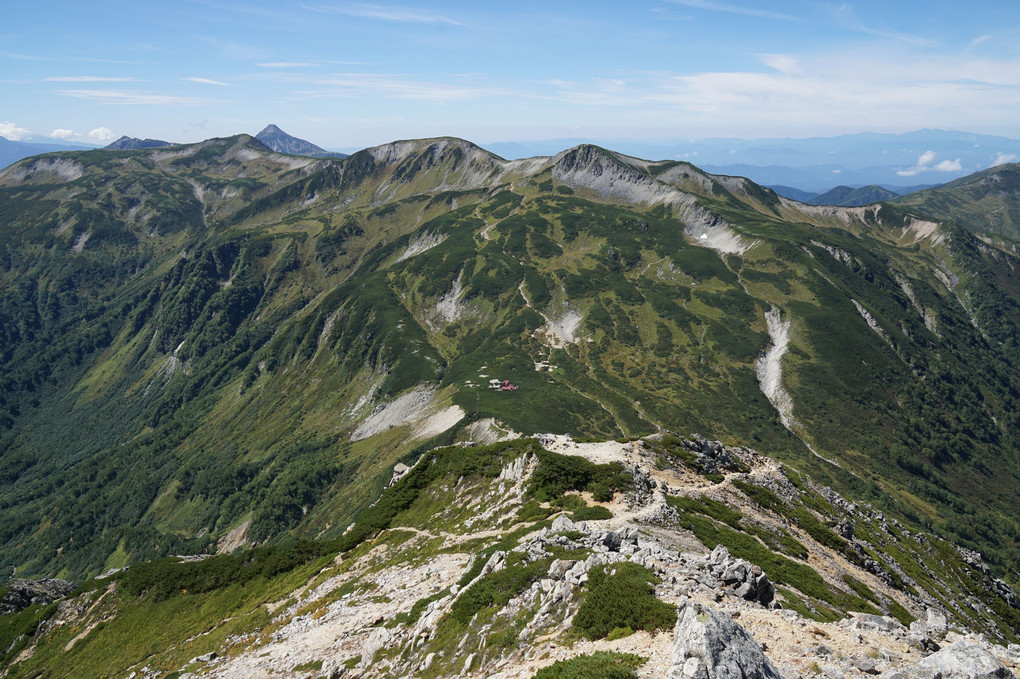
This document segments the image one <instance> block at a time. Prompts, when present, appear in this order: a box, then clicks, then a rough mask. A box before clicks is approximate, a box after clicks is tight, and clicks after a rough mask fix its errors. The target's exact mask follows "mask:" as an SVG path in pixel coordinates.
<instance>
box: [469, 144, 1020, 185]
mask: <svg viewBox="0 0 1020 679" xmlns="http://www.w3.org/2000/svg"><path fill="white" fill-rule="evenodd" d="M582 142H589V143H597V144H599V145H600V146H605V147H608V148H613V149H614V150H617V151H620V152H623V153H627V154H629V155H632V156H637V157H640V158H669V159H673V160H685V161H689V162H691V163H695V164H696V165H697V166H698V167H700V168H702V169H704V170H707V171H709V172H712V173H714V174H724V175H732V176H739V177H747V178H748V179H751V180H753V181H755V182H757V183H759V184H763V185H766V186H774V185H782V186H788V187H797V188H798V189H801V190H803V191H808V192H813V193H815V194H818V193H823V192H825V191H828V190H829V189H831V188H833V187H834V186H837V185H846V186H855V187H856V186H867V185H869V184H876V185H879V186H883V187H886V188H890V189H891V190H893V191H897V192H899V193H905V192H906V191H898V190H897V188H896V187H897V186H903V187H906V186H909V185H917V184H924V185H928V186H931V185H937V184H943V183H945V182H948V181H952V180H954V179H957V178H959V177H962V176H964V175H967V174H971V173H974V172H978V171H981V170H984V169H986V168H988V167H991V166H993V165H995V164H999V163H1002V162H1009V161H1013V160H1017V159H1020V141H1018V140H1016V139H1010V138H1008V137H999V136H990V135H980V134H972V133H969V132H958V131H946V130H917V131H914V132H906V133H903V134H876V133H867V132H863V133H859V134H847V135H840V136H835V137H811V138H806V139H789V138H785V139H727V138H716V139H659V140H642V141H635V140H620V139H595V140H592V139H587V140H581V139H559V140H552V141H539V142H509V143H492V144H485V148H487V149H488V150H490V151H492V152H493V153H496V154H498V155H500V156H502V157H504V158H508V159H513V158H525V157H530V156H536V155H546V154H552V153H556V152H557V151H558V150H560V149H563V148H566V147H569V146H575V145H577V144H579V143H582Z"/></svg>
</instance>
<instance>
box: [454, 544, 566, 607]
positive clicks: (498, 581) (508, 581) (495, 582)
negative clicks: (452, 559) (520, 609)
mask: <svg viewBox="0 0 1020 679" xmlns="http://www.w3.org/2000/svg"><path fill="white" fill-rule="evenodd" d="M550 563H552V560H551V559H541V560H539V561H532V562H530V563H528V562H527V561H526V556H525V555H524V554H521V553H520V552H513V553H511V554H510V555H509V556H507V559H506V565H505V566H504V567H503V568H501V569H499V570H498V571H493V572H492V573H489V574H488V575H486V576H485V577H484V578H482V579H481V580H479V581H477V582H476V583H475V584H473V585H471V587H469V588H468V589H467V590H466V591H465V592H464V593H463V594H461V595H460V596H459V597H458V598H457V600H456V601H455V602H454V603H453V607H452V608H451V609H450V615H451V616H452V619H453V620H455V621H456V622H459V623H461V624H464V625H466V624H467V623H469V622H471V619H472V618H473V617H474V616H475V614H477V613H478V612H479V611H481V610H482V609H484V608H502V607H503V606H504V605H506V603H507V602H508V601H510V599H513V598H514V597H515V596H518V595H519V594H520V593H521V592H523V591H524V590H525V589H527V588H528V587H530V586H531V583H533V582H535V581H537V580H539V579H540V578H542V577H545V574H546V573H548V572H549V564H550Z"/></svg>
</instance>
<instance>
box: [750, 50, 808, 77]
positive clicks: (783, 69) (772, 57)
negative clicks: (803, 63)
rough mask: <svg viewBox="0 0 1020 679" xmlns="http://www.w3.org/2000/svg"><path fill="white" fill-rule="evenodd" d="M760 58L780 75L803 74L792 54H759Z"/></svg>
mask: <svg viewBox="0 0 1020 679" xmlns="http://www.w3.org/2000/svg"><path fill="white" fill-rule="evenodd" d="M758 58H759V59H761V61H762V63H763V64H765V65H766V66H768V67H769V68H774V69H776V70H777V71H779V72H780V73H789V74H792V75H797V74H799V73H801V68H800V64H799V63H798V61H797V57H795V56H794V55H792V54H759V55H758Z"/></svg>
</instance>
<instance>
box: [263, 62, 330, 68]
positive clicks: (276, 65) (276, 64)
mask: <svg viewBox="0 0 1020 679" xmlns="http://www.w3.org/2000/svg"><path fill="white" fill-rule="evenodd" d="M255 65H256V66H258V67H259V68H308V67H309V66H315V64H310V63H308V62H306V61H267V62H264V63H261V64H255Z"/></svg>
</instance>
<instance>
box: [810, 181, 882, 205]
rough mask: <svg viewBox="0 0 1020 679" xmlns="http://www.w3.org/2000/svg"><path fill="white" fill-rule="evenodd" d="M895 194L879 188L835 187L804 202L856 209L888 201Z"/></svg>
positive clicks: (873, 186)
mask: <svg viewBox="0 0 1020 679" xmlns="http://www.w3.org/2000/svg"><path fill="white" fill-rule="evenodd" d="M897 195H899V194H897V193H895V192H893V191H890V190H889V189H884V188H882V187H881V186H875V185H874V184H872V185H870V186H859V187H857V188H852V187H849V186H837V187H834V188H831V189H829V190H828V191H826V192H825V193H820V194H818V195H817V196H812V197H811V198H810V199H809V200H807V201H805V202H807V203H811V204H812V205H842V206H845V207H856V206H860V205H870V204H871V203H877V202H879V201H880V200H889V199H891V198H895V197H896V196H897Z"/></svg>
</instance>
